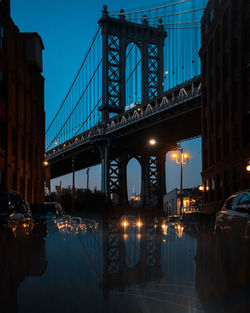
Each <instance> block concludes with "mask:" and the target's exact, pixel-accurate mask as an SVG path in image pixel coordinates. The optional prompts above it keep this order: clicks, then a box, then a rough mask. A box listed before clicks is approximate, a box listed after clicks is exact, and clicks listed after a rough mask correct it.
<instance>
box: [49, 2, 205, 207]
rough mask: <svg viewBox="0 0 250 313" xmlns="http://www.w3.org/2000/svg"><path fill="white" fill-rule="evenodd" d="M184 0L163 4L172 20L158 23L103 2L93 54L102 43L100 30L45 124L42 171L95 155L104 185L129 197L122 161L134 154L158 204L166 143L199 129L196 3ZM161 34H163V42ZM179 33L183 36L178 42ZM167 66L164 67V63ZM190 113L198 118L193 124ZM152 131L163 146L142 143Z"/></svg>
mask: <svg viewBox="0 0 250 313" xmlns="http://www.w3.org/2000/svg"><path fill="white" fill-rule="evenodd" d="M182 2H183V1H180V3H177V9H176V4H175V5H173V4H172V5H171V4H168V5H166V6H163V7H165V11H164V12H163V14H162V16H163V17H166V16H167V17H171V18H172V23H168V21H166V23H165V20H164V21H163V20H161V19H160V20H159V21H158V24H157V25H156V23H155V22H154V23H153V22H152V23H151V21H150V19H151V18H152V17H148V18H147V17H145V16H144V17H143V19H142V23H138V22H137V19H136V20H133V14H129V18H130V21H127V20H126V16H125V13H124V11H121V12H120V13H119V14H118V18H115V17H111V16H110V15H109V12H108V11H107V8H106V7H104V9H103V15H102V18H101V19H100V20H99V25H100V28H101V30H102V53H101V54H102V56H101V57H100V58H99V59H98V57H97V58H96V56H99V48H98V47H99V46H100V43H99V44H98V40H99V39H98V38H99V37H98V35H99V31H98V32H97V34H96V36H95V38H94V40H93V42H92V44H91V47H90V49H89V52H88V54H87V56H86V58H85V60H84V62H83V64H82V66H81V68H80V70H79V72H78V74H77V76H76V79H75V80H74V82H73V84H72V86H71V88H70V90H69V92H68V94H67V96H66V98H65V99H64V101H63V103H62V105H61V107H60V108H59V110H58V112H57V114H56V116H55V117H54V119H53V121H52V123H51V124H50V125H49V127H48V129H47V132H46V136H47V137H46V140H47V143H46V146H47V154H46V159H47V160H48V161H49V169H50V175H48V178H55V177H58V176H61V175H64V174H67V173H70V172H71V171H72V165H74V169H75V170H80V169H83V168H86V167H88V166H92V165H95V164H100V163H101V164H102V191H103V192H105V194H107V195H108V196H111V197H112V198H116V199H118V201H119V202H120V203H127V183H126V181H127V178H126V166H127V163H128V161H129V160H130V159H131V158H132V157H135V158H136V159H137V160H138V161H139V163H140V165H141V168H142V171H141V173H142V175H141V180H142V184H141V186H142V190H141V195H142V204H143V205H144V206H149V205H160V203H161V199H162V195H163V194H164V193H165V155H166V152H167V150H169V149H170V148H171V147H173V146H174V145H175V144H176V142H177V141H179V140H182V139H187V138H190V137H194V136H197V135H200V134H201V125H200V107H201V105H200V101H201V100H200V92H201V85H200V77H199V76H195V77H192V76H193V75H194V74H195V75H197V74H199V58H198V53H197V52H198V46H197V47H195V48H194V47H193V46H192V44H191V39H192V38H193V37H194V36H197V38H195V42H196V40H197V41H198V42H199V29H198V31H197V28H198V27H197V26H195V25H196V24H195V23H197V21H196V18H200V12H201V11H202V9H201V8H198V7H196V8H195V7H193V8H192V9H190V8H189V10H183V11H181V10H180V9H178V6H179V8H180V5H181V3H182ZM184 2H185V1H184ZM184 6H185V5H184ZM170 8H171V10H172V11H171V12H170V11H169V10H170ZM181 8H182V9H183V8H184V7H183V6H181ZM173 10H174V11H173ZM130 13H131V12H130ZM164 14H165V15H164ZM197 14H198V15H197ZM182 16H185V17H186V18H187V16H189V19H190V20H189V22H187V21H186V19H185V21H184V20H183V21H182V20H180V19H181V17H182ZM177 17H178V20H176V19H177ZM187 23H188V25H189V26H188V27H187V25H186V24H187ZM169 25H171V26H172V27H173V28H172V29H168V34H167V33H166V31H165V30H164V27H167V28H169ZM180 25H182V27H181V28H180ZM156 26H157V27H156ZM167 35H168V37H167V39H166V41H167V40H169V41H167V43H168V44H167V46H166V47H165V50H164V40H165V38H166V36H167ZM170 40H171V41H170ZM177 41H179V42H182V43H183V46H182V47H180V46H179V48H180V49H178V46H177V45H176V42H177ZM95 49H96V50H95ZM189 49H190V50H189ZM91 51H94V52H93V53H94V55H95V58H93V57H91ZM138 55H140V56H139V57H138ZM164 55H166V57H165V65H164ZM131 58H133V60H134V61H133V62H132V61H131ZM88 59H90V60H95V61H93V62H94V64H92V63H93V62H92V63H91V62H89V63H88ZM131 64H132V66H131ZM197 64H198V65H197ZM101 65H102V67H101ZM165 66H167V67H168V68H167V70H168V71H164V68H165ZM194 66H195V67H196V70H194ZM90 69H93V72H92V73H91V72H90ZM87 70H88V73H89V75H87V76H88V77H87V79H85V77H86V75H85V74H84V73H85V72H86V71H87ZM170 70H171V72H169V71H170ZM82 71H83V73H82ZM164 72H165V75H169V76H168V77H167V78H168V79H166V77H165V76H164ZM84 75H85V76H84ZM84 79H85V80H84ZM101 79H102V83H100V80H101ZM101 85H102V86H101ZM167 85H168V86H167ZM91 86H92V87H91ZM167 87H168V90H165V91H164V89H166V88H167ZM131 88H132V89H133V90H132V91H131ZM79 89H81V92H79ZM99 94H102V96H99ZM75 95H76V96H75ZM132 101H134V102H135V103H136V104H135V105H134V106H133V107H132V108H131V109H129V110H127V111H125V106H126V104H129V103H131V102H132ZM138 101H139V102H138ZM101 102H102V105H101ZM138 103H139V104H138ZM98 110H99V111H100V112H101V114H102V116H101V118H98V115H99V113H98ZM83 117H84V118H83ZM191 120H195V121H196V123H192V124H191V123H190V121H191ZM151 136H153V137H155V138H157V139H158V140H159V141H162V142H165V143H168V144H169V147H168V149H166V147H162V146H161V147H158V148H155V149H152V147H151V148H150V147H147V141H148V139H149V138H150V137H151ZM48 173H49V171H48Z"/></svg>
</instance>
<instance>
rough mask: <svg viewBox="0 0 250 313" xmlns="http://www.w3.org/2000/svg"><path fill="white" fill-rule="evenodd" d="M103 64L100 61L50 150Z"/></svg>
mask: <svg viewBox="0 0 250 313" xmlns="http://www.w3.org/2000/svg"><path fill="white" fill-rule="evenodd" d="M101 63H102V59H101V60H100V62H99V64H98V65H97V67H96V69H95V71H94V73H93V74H92V76H91V78H90V80H89V82H88V84H87V85H86V87H85V89H84V91H83V92H82V94H81V96H80V98H79V100H78V101H77V103H76V105H75V106H74V108H73V110H72V111H71V113H70V114H69V116H68V118H67V119H66V121H65V122H64V123H63V125H62V126H61V128H60V130H59V131H58V133H57V135H56V136H55V137H54V139H53V140H52V141H51V142H50V144H49V146H48V148H49V147H50V146H51V145H52V143H53V142H54V140H55V139H56V138H57V137H58V135H59V134H60V133H61V131H62V129H63V128H64V126H65V125H66V124H67V122H68V120H69V119H70V117H71V116H72V114H73V113H74V111H75V109H76V108H77V106H78V104H79V103H80V101H81V99H82V97H83V96H84V94H85V92H86V90H88V87H89V85H90V83H91V82H92V80H93V78H94V77H95V74H96V72H97V70H98V68H99V67H100V65H101Z"/></svg>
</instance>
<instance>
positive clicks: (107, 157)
mask: <svg viewBox="0 0 250 313" xmlns="http://www.w3.org/2000/svg"><path fill="white" fill-rule="evenodd" d="M102 13H103V14H102V17H101V19H100V20H99V22H98V23H99V25H100V27H101V29H102V55H103V59H102V66H103V68H102V106H101V107H100V108H99V110H100V111H101V112H102V124H103V126H106V125H107V124H108V122H109V118H110V113H117V114H120V113H123V112H124V110H125V106H126V104H127V103H126V96H125V95H126V82H125V80H126V79H125V76H126V50H127V47H128V45H129V44H131V43H134V44H135V45H136V46H137V47H138V48H139V50H140V54H141V95H142V103H145V102H146V101H150V100H151V99H153V98H155V97H157V96H158V95H159V94H160V93H161V92H163V79H164V74H163V64H164V63H163V49H164V40H165V38H166V36H167V33H166V32H165V30H164V27H163V25H162V21H161V20H159V24H158V27H151V26H149V24H148V21H147V17H146V16H143V18H142V23H141V24H138V23H134V22H129V21H127V20H126V17H125V13H124V11H123V10H121V11H120V14H119V18H113V17H110V15H109V12H108V10H107V6H104V7H103V11H102ZM100 150H101V159H102V191H103V192H104V193H105V194H106V195H108V196H109V197H112V198H113V199H116V200H117V202H118V203H120V204H125V203H127V201H128V199H127V177H126V166H127V162H128V152H131V151H119V153H117V151H115V146H114V144H113V143H112V142H109V141H108V139H107V141H104V142H103V144H102V145H101V149H100ZM138 157H140V158H141V162H140V163H141V166H142V177H141V179H142V190H141V194H142V205H143V206H151V204H152V201H151V194H152V192H153V193H155V191H154V190H155V189H157V190H158V191H159V192H158V193H159V195H158V199H157V200H156V201H154V202H155V203H156V205H160V203H161V198H162V195H163V194H164V190H163V189H165V175H162V174H161V173H163V172H164V173H165V162H160V163H161V169H160V168H159V164H160V163H159V162H158V161H159V160H160V159H161V158H155V164H156V165H157V166H156V168H157V173H158V174H159V175H158V174H157V176H155V177H154V174H155V173H156V170H154V169H153V167H154V166H153V167H152V165H154V164H153V163H152V162H151V161H150V160H151V159H150V156H146V155H145V156H143V155H142V154H141V153H140V154H139V155H138ZM164 160H165V159H164ZM161 186H163V188H162V187H161ZM156 187H157V188H156ZM111 195H113V196H111Z"/></svg>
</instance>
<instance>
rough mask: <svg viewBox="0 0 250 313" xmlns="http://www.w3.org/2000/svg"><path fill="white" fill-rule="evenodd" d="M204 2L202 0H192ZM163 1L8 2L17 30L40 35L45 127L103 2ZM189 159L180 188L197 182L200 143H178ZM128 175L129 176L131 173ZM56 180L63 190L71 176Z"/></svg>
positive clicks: (172, 183) (135, 177) (94, 177)
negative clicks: (182, 184) (60, 183)
mask: <svg viewBox="0 0 250 313" xmlns="http://www.w3.org/2000/svg"><path fill="white" fill-rule="evenodd" d="M192 1H200V2H204V0H192ZM164 3H165V2H163V1H160V2H158V1H156V0H144V1H143V5H142V2H141V1H140V0H127V1H115V0H105V1H103V0H92V1H89V0H70V1H69V0H67V1H66V0H35V1H34V0H11V16H12V18H13V20H14V22H15V23H16V25H17V26H18V27H19V29H20V31H22V32H37V33H39V35H40V36H41V38H42V40H43V43H44V47H45V50H44V52H43V76H44V78H45V111H46V119H47V123H48V121H50V120H51V118H52V117H53V115H54V114H55V112H56V110H57V108H58V107H59V105H60V103H61V102H62V100H63V98H64V96H65V94H66V92H67V90H68V88H69V86H70V84H71V83H72V81H73V79H74V76H75V74H76V72H77V70H78V68H79V67H80V65H81V63H82V61H83V58H84V56H85V54H86V51H87V49H88V47H89V45H90V43H91V41H92V38H93V36H94V34H95V32H96V30H97V21H98V19H99V18H100V17H101V10H102V7H103V5H104V4H107V5H108V8H109V10H110V11H119V10H120V9H121V8H123V9H125V10H131V9H137V8H141V7H151V6H152V7H154V6H158V5H161V4H164ZM183 146H184V148H185V150H186V151H187V152H189V153H190V155H191V159H190V162H189V164H188V165H186V166H185V169H184V187H191V186H194V185H198V184H200V183H201V178H200V172H201V152H200V151H201V139H195V140H192V141H190V142H184V143H183ZM166 168H167V169H166V171H167V188H168V190H171V189H173V188H175V187H177V186H179V176H180V175H179V167H178V165H176V164H175V163H174V162H173V161H172V160H169V158H168V157H167V166H166ZM85 172H86V171H85V170H84V171H81V172H80V173H77V175H76V186H77V187H85V186H86V174H85ZM128 172H129V174H128V180H129V193H131V192H132V185H133V184H134V185H135V190H136V192H137V193H138V192H139V176H140V169H139V167H138V166H137V165H136V162H135V161H134V160H132V161H131V163H130V164H129V166H128ZM132 172H133V174H132ZM60 180H62V183H63V186H68V185H70V184H71V177H70V176H69V175H67V176H66V177H63V178H59V179H56V180H53V181H52V186H54V185H55V184H58V183H59V181H60ZM90 186H91V187H92V188H94V187H97V188H100V167H99V166H98V167H95V168H92V169H91V170H90Z"/></svg>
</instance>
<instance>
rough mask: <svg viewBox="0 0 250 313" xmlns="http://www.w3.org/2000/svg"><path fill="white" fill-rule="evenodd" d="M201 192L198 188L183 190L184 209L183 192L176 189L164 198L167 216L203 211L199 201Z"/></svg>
mask: <svg viewBox="0 0 250 313" xmlns="http://www.w3.org/2000/svg"><path fill="white" fill-rule="evenodd" d="M199 196H200V192H199V189H198V188H196V187H195V188H185V189H183V209H182V212H181V210H180V207H181V191H180V189H178V188H175V189H173V190H171V191H169V192H168V193H167V194H166V195H165V196H164V197H163V211H164V212H165V213H166V214H167V215H180V214H181V213H183V212H186V211H197V210H200V209H201V205H200V204H201V203H200V202H201V201H198V198H199Z"/></svg>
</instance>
